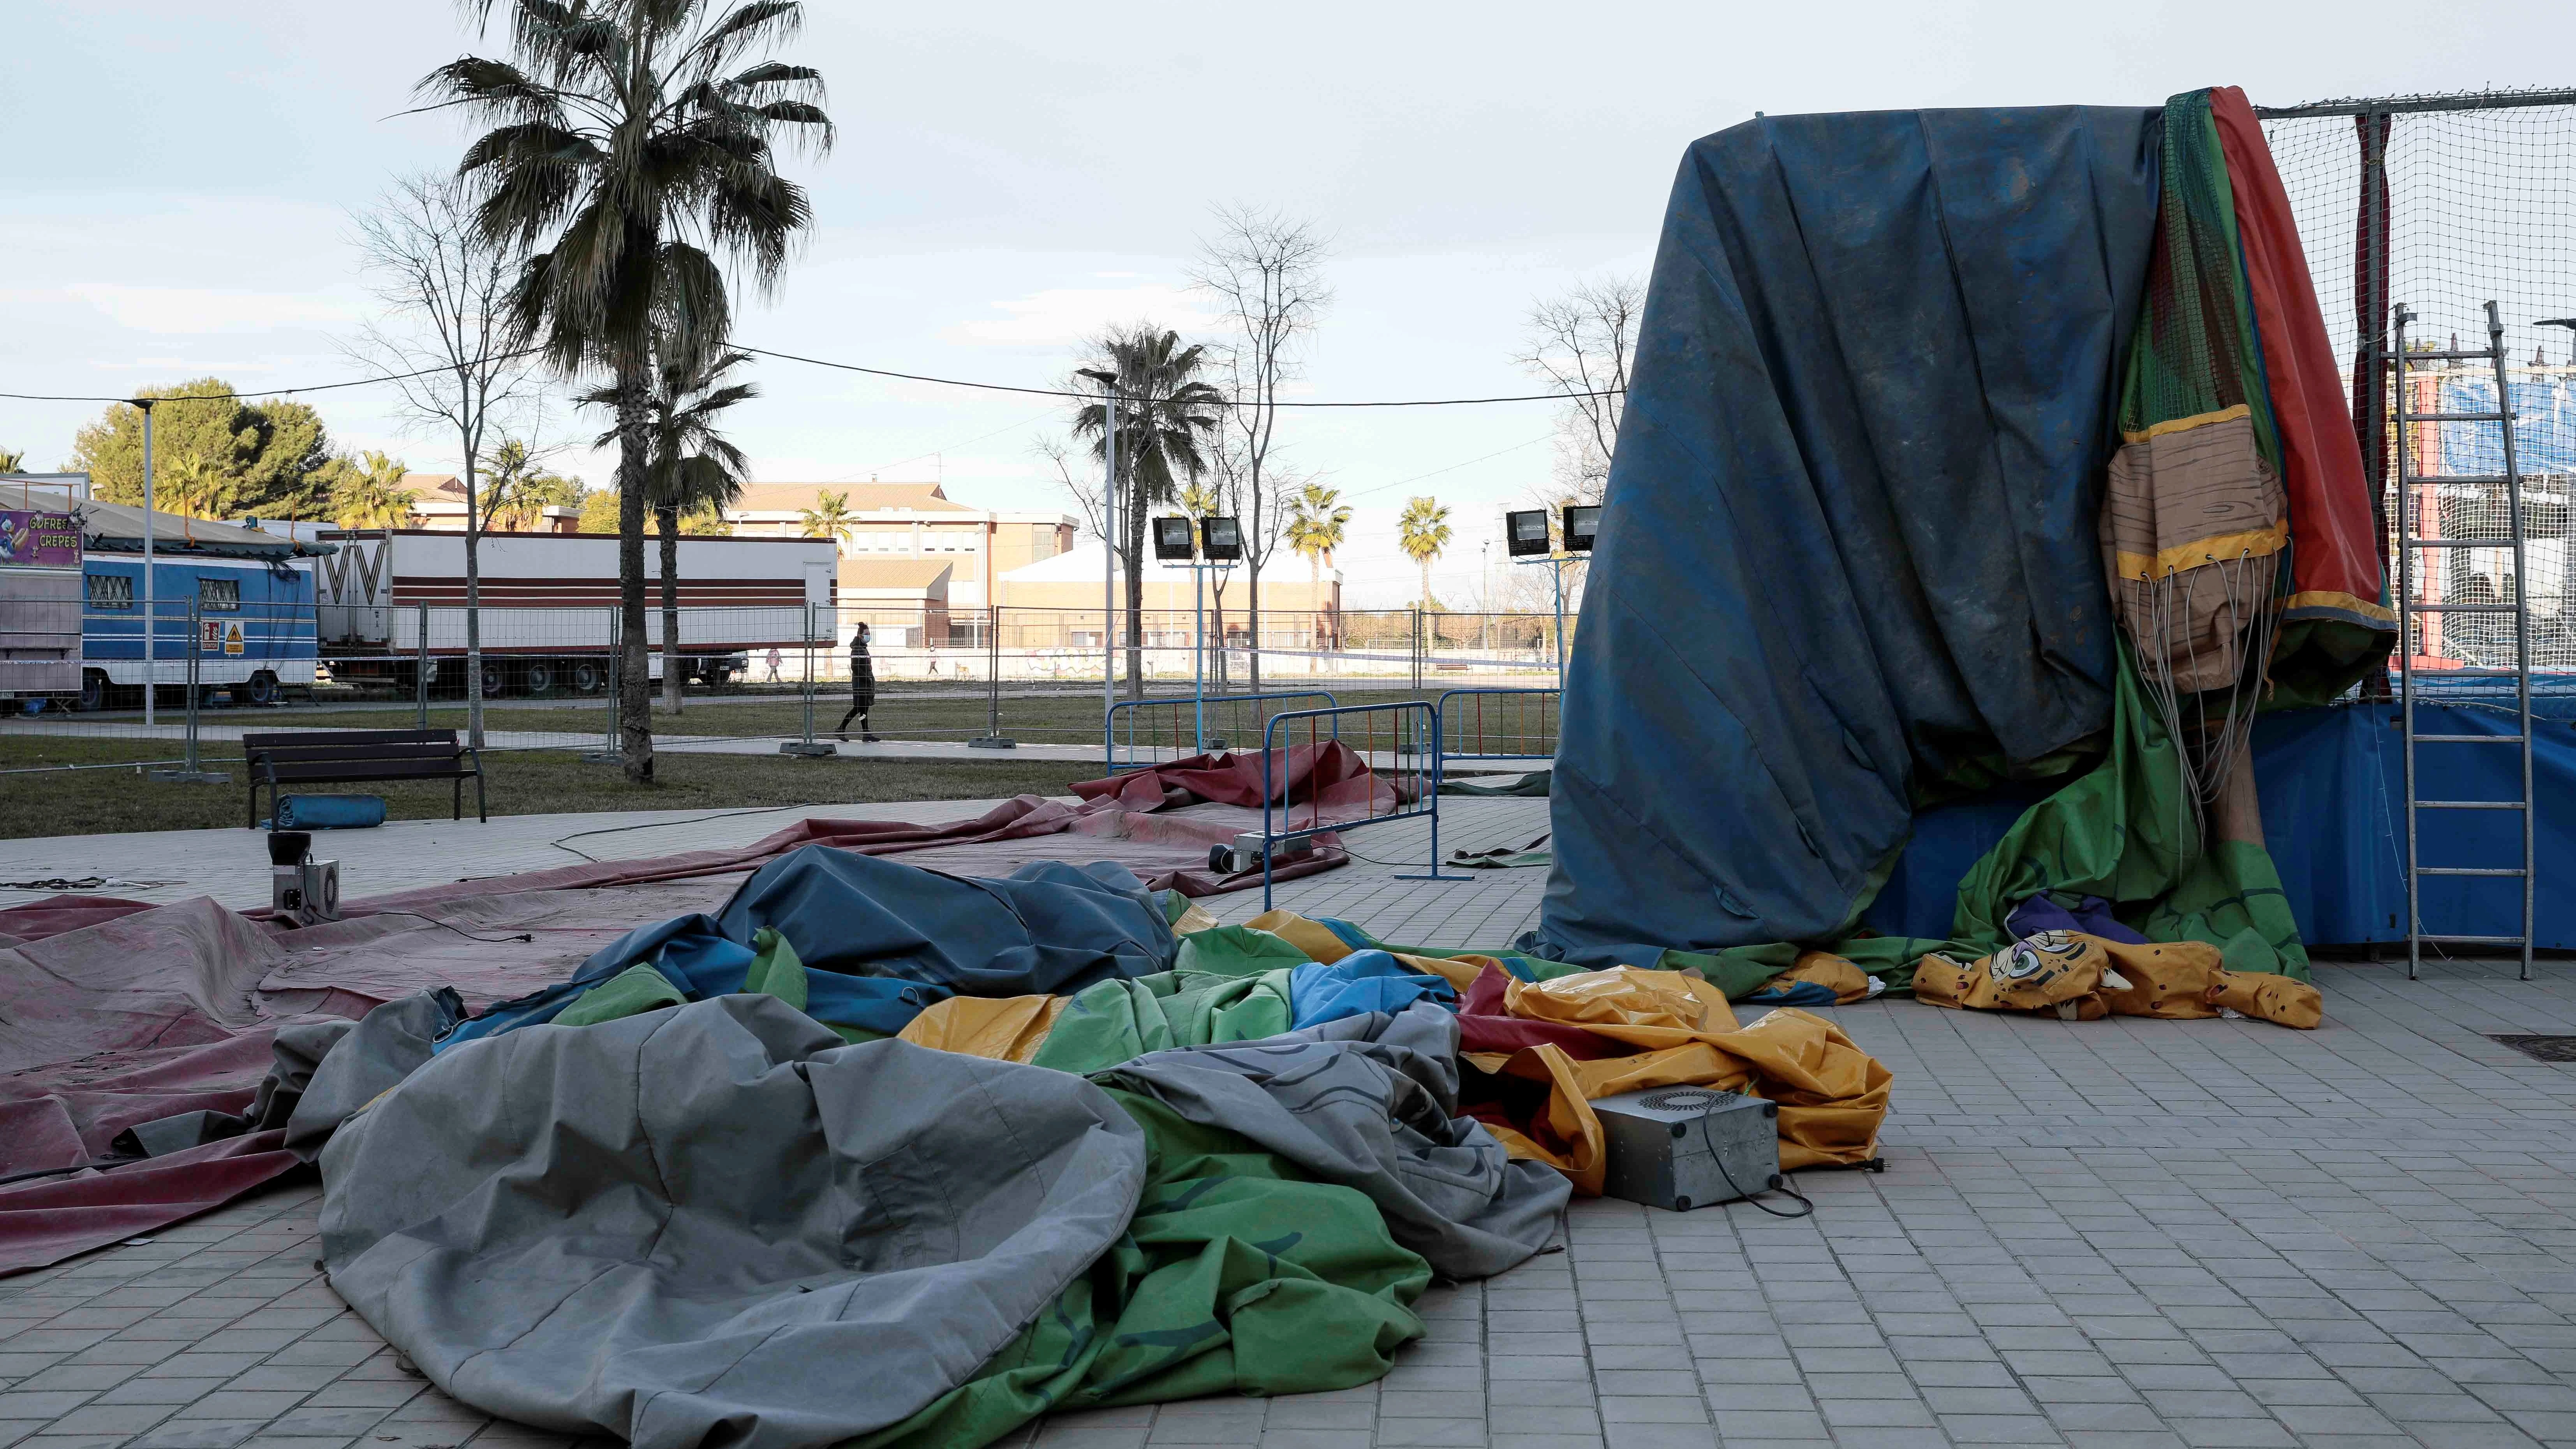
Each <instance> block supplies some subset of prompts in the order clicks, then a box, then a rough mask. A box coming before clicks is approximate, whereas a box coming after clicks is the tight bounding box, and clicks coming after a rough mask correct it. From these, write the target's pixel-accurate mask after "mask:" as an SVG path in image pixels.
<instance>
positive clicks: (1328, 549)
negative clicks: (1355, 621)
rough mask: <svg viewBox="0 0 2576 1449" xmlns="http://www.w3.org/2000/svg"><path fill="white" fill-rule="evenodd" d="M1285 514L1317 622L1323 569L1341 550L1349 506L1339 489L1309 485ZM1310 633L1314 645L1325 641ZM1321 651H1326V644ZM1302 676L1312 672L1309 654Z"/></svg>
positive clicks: (1290, 542)
mask: <svg viewBox="0 0 2576 1449" xmlns="http://www.w3.org/2000/svg"><path fill="white" fill-rule="evenodd" d="M1288 510H1289V511H1288V546H1289V547H1290V548H1293V549H1295V550H1296V551H1297V552H1299V553H1301V554H1304V555H1305V556H1306V577H1307V582H1308V585H1309V593H1308V595H1307V597H1308V600H1309V606H1310V607H1312V608H1313V609H1314V610H1315V614H1316V618H1317V619H1318V621H1319V622H1320V620H1321V619H1322V617H1323V613H1324V606H1323V597H1324V569H1325V566H1326V565H1328V564H1330V563H1331V562H1332V561H1333V550H1334V549H1337V548H1340V547H1341V546H1342V539H1343V537H1344V535H1345V534H1346V533H1347V532H1348V531H1349V528H1350V523H1351V509H1350V505H1349V504H1347V503H1344V502H1342V493H1341V490H1340V489H1338V488H1327V487H1325V486H1324V485H1323V484H1321V483H1309V484H1307V485H1306V486H1305V487H1303V488H1301V489H1299V490H1297V497H1296V498H1295V500H1294V501H1292V502H1291V503H1290V504H1289V505H1288ZM1310 632H1311V633H1312V634H1313V635H1314V636H1315V638H1316V639H1317V640H1318V641H1327V636H1326V634H1325V631H1324V630H1323V629H1322V628H1321V627H1320V626H1319V627H1317V628H1316V629H1314V630H1312V631H1310ZM1324 647H1328V648H1329V647H1330V644H1329V642H1328V641H1327V642H1325V644H1324ZM1306 672H1307V673H1308V674H1312V673H1314V672H1315V658H1314V656H1313V655H1311V654H1310V655H1308V656H1307V657H1306Z"/></svg>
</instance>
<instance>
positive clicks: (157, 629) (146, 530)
mask: <svg viewBox="0 0 2576 1449" xmlns="http://www.w3.org/2000/svg"><path fill="white" fill-rule="evenodd" d="M154 401H155V399H153V398H148V397H139V398H136V399H134V405H135V406H136V407H138V408H141V409H143V726H144V728H146V729H149V728H151V727H152V696H153V695H154V694H156V693H158V692H159V691H158V690H156V689H154V688H153V686H154V685H155V684H157V683H158V682H159V681H158V680H157V679H156V678H155V677H154V674H153V665H154V662H155V661H156V660H158V659H159V658H160V657H161V643H160V635H161V621H160V619H159V618H157V617H155V615H154V612H153V597H152V404H153V402H154Z"/></svg>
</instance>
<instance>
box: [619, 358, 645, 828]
mask: <svg viewBox="0 0 2576 1449" xmlns="http://www.w3.org/2000/svg"><path fill="white" fill-rule="evenodd" d="M652 449H653V439H652V402H651V398H650V390H649V385H648V383H647V380H646V377H645V372H644V369H643V367H641V366H634V367H627V368H621V369H620V376H619V377H618V379H617V627H618V637H619V646H620V647H619V650H618V654H619V659H618V672H619V675H620V677H621V683H620V687H619V690H618V695H617V736H618V749H619V752H620V753H621V754H622V755H624V757H625V764H626V778H627V779H629V780H632V781H634V782H635V783H637V784H639V785H641V784H645V783H647V782H649V781H651V780H652V778H653V692H652V682H651V681H652V665H651V660H650V657H649V651H648V650H647V649H646V647H645V640H644V628H645V617H644V490H645V488H646V487H647V486H648V485H647V478H648V475H649V474H650V472H651V466H652Z"/></svg>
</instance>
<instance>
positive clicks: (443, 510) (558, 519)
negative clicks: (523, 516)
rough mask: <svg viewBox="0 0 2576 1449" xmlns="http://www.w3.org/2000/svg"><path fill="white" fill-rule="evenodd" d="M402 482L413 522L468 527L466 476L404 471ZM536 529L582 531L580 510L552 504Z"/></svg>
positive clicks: (452, 529) (448, 529) (447, 529)
mask: <svg viewBox="0 0 2576 1449" xmlns="http://www.w3.org/2000/svg"><path fill="white" fill-rule="evenodd" d="M402 486H403V487H404V488H405V489H407V490H409V491H410V493H411V495H412V504H411V526H412V527H414V528H429V529H436V530H438V531H439V532H441V533H463V532H464V531H465V480H464V479H462V478H460V477H458V476H457V475H455V474H453V473H405V474H404V475H403V476H402ZM538 513H539V514H540V517H539V519H538V522H537V526H536V527H535V528H533V529H529V530H524V531H526V532H533V533H579V532H581V510H580V509H578V508H570V507H566V506H564V505H562V504H553V505H550V506H548V507H545V508H542V509H539V510H538Z"/></svg>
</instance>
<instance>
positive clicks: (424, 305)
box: [349, 176, 540, 748]
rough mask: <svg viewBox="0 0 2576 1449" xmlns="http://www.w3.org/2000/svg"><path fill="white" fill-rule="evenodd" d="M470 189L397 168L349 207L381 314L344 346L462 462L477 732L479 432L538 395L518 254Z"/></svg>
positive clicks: (469, 724) (468, 693)
mask: <svg viewBox="0 0 2576 1449" xmlns="http://www.w3.org/2000/svg"><path fill="white" fill-rule="evenodd" d="M475 205H476V197H475V195H474V193H473V191H472V190H471V189H470V188H469V187H468V186H467V184H466V183H465V182H463V181H460V180H458V179H456V178H454V177H449V176H409V177H405V178H403V179H401V180H399V181H397V182H395V183H394V186H393V189H392V190H391V191H389V192H387V193H386V194H385V196H384V198H383V199H382V200H381V201H379V202H378V203H377V205H376V206H375V208H374V209H373V210H370V211H367V212H364V213H361V214H359V215H358V216H357V217H356V218H355V221H356V225H357V243H358V248H359V250H360V252H361V253H362V254H363V256H364V262H363V265H364V267H365V269H366V272H367V275H368V277H369V279H370V282H371V284H372V286H373V289H374V292H375V295H376V298H377V300H378V301H380V302H382V303H383V304H384V305H385V307H386V309H387V315H386V316H385V317H383V318H381V319H379V320H377V321H372V322H369V323H367V324H366V326H365V328H364V329H363V330H362V331H361V332H360V334H359V338H358V340H357V341H356V342H355V343H353V344H351V345H350V348H349V350H350V352H351V353H352V354H353V355H354V356H355V357H356V358H357V359H358V360H359V361H360V362H362V363H364V364H365V365H367V366H369V367H372V368H374V369H376V370H377V371H379V372H381V373H383V374H384V375H385V376H386V377H387V378H388V379H390V380H391V382H392V385H393V387H394V388H395V390H396V396H397V397H399V399H400V400H401V407H402V410H403V412H404V413H405V414H407V415H408V416H409V417H410V418H411V420H412V421H413V422H414V423H415V424H416V425H419V426H421V427H423V428H426V429H429V430H433V431H435V432H437V433H439V434H441V435H447V434H452V435H453V436H454V437H455V439H456V449H457V453H458V455H459V456H460V457H461V458H462V459H463V466H464V469H465V474H464V484H465V727H466V736H467V741H468V742H469V743H470V744H472V745H474V746H476V747H477V748H480V747H481V746H482V744H483V610H482V605H483V571H482V561H481V558H480V557H479V550H480V545H481V543H482V538H483V531H484V524H485V519H484V510H483V503H484V499H483V490H482V488H481V486H480V485H479V483H478V481H477V475H478V473H479V470H480V467H481V463H482V459H483V457H484V442H485V438H486V436H487V435H489V434H492V433H494V432H495V431H496V430H501V431H506V430H507V429H508V428H509V426H510V425H511V423H512V421H513V420H515V419H517V418H519V417H520V416H522V415H523V414H526V413H530V412H532V411H533V410H534V409H535V408H536V407H537V405H538V383H537V381H536V369H537V366H538V364H539V361H540V359H539V358H538V357H537V356H536V353H535V350H534V349H522V348H519V347H515V346H513V345H512V339H511V336H510V316H509V311H510V294H511V291H512V288H513V285H514V284H515V283H516V281H517V279H518V272H519V264H518V258H517V257H516V256H515V255H514V254H512V253H511V252H510V251H509V250H508V249H507V248H506V247H504V246H502V245H501V244H499V243H496V242H493V241H491V240H489V239H488V238H487V237H486V236H485V235H484V233H483V232H482V231H481V230H480V229H478V228H477V227H476V226H475V224H474V208H475Z"/></svg>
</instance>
